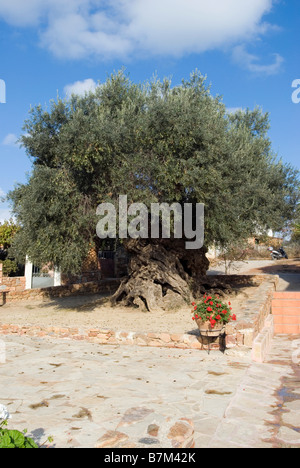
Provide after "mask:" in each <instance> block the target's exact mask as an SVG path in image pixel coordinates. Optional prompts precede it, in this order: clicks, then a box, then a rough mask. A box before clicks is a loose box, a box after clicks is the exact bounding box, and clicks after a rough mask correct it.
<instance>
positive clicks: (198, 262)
mask: <svg viewBox="0 0 300 468" xmlns="http://www.w3.org/2000/svg"><path fill="white" fill-rule="evenodd" d="M124 246H125V248H126V250H127V251H128V253H129V257H130V258H129V265H128V273H129V276H128V278H125V279H123V281H122V282H121V285H120V287H119V289H118V291H117V292H116V293H115V294H114V296H113V297H112V303H113V304H116V303H120V304H122V305H126V306H137V307H140V308H141V309H144V310H148V311H150V312H155V311H159V310H171V309H176V308H179V307H180V306H183V305H186V304H187V303H190V302H191V301H192V299H193V297H194V296H195V294H197V292H199V286H200V282H199V280H200V278H201V276H204V275H206V272H207V270H208V267H209V261H208V259H207V258H206V256H205V253H206V249H205V248H202V249H200V250H186V248H185V240H184V239H179V240H177V239H151V240H143V239H129V240H128V241H126V242H125V244H124Z"/></svg>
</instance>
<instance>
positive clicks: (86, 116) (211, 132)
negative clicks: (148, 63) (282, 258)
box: [9, 72, 299, 273]
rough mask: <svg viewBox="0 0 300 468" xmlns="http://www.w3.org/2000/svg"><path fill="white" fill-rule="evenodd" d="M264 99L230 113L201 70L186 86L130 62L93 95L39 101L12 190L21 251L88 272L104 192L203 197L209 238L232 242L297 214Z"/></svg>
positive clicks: (107, 196)
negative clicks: (24, 163) (132, 69)
mask: <svg viewBox="0 0 300 468" xmlns="http://www.w3.org/2000/svg"><path fill="white" fill-rule="evenodd" d="M268 129H269V118H268V115H267V114H264V113H262V112H261V110H259V109H255V110H254V111H250V110H247V111H246V112H238V113H236V114H234V115H228V114H227V113H226V108H225V106H224V104H223V103H222V101H221V99H220V98H219V97H213V96H212V95H211V93H210V89H209V87H208V86H207V85H206V82H205V78H203V77H202V76H201V75H200V74H199V73H198V72H195V73H193V74H192V75H191V77H190V80H189V81H183V82H182V84H181V85H180V86H175V87H172V86H171V82H170V81H169V80H164V81H163V82H161V81H159V80H157V79H154V80H152V81H151V82H149V83H146V84H145V85H137V84H134V83H132V82H131V81H130V80H129V79H128V78H127V77H126V76H125V75H124V73H123V72H119V73H117V74H115V75H112V76H111V77H110V78H109V79H108V80H107V81H106V83H104V84H103V85H101V86H99V87H98V88H97V89H96V91H95V92H94V93H89V94H87V95H86V96H84V97H79V96H73V97H72V98H71V99H69V100H61V99H58V101H57V102H51V103H50V108H49V109H45V110H44V109H43V108H42V107H41V106H37V107H36V108H33V109H32V110H31V111H30V116H29V118H28V120H27V121H26V122H25V124H24V135H25V136H23V137H22V143H23V146H24V147H25V149H26V151H27V153H28V155H29V156H30V157H31V158H32V160H33V164H34V169H33V172H32V174H31V177H30V178H29V180H28V183H27V184H24V185H19V186H18V187H16V189H15V190H14V191H13V192H11V193H10V195H9V198H10V200H11V201H12V203H13V209H14V214H15V216H16V218H17V220H18V223H20V225H21V226H22V229H21V230H20V231H19V232H18V233H17V234H16V236H15V237H14V242H13V253H14V255H15V256H16V257H17V259H19V261H20V260H21V259H24V257H25V254H28V255H29V257H30V258H31V260H32V261H33V262H34V263H35V264H36V265H42V264H48V263H54V264H56V265H57V266H58V267H61V269H62V270H63V271H64V272H66V273H68V272H70V273H76V272H78V271H80V269H81V264H82V261H83V259H84V258H85V256H86V254H87V252H88V251H89V249H90V247H91V245H93V244H95V243H97V242H99V239H97V238H96V232H95V229H96V224H97V220H96V215H95V213H96V208H97V206H98V204H99V203H102V202H115V203H116V202H117V200H118V196H119V195H124V194H126V195H127V196H128V202H129V203H132V202H143V203H145V204H146V205H147V206H148V207H149V205H150V203H155V202H158V203H161V202H166V203H173V202H175V201H176V202H179V203H181V204H183V203H197V202H198V203H204V204H205V241H206V244H207V245H210V244H212V243H216V244H217V245H220V246H226V245H228V244H230V243H231V242H232V241H233V240H237V239H244V238H247V237H249V236H250V235H251V234H252V233H253V232H255V231H256V230H257V227H259V229H260V230H262V231H263V230H267V229H270V228H271V229H274V230H275V231H278V230H279V229H281V228H282V227H283V226H284V225H285V223H286V222H287V221H288V220H290V219H292V217H293V215H294V210H295V205H296V203H297V198H298V196H299V179H298V173H297V171H296V170H294V169H293V168H291V167H289V166H287V165H284V164H283V163H282V162H281V161H277V159H276V156H275V155H274V154H273V152H272V148H271V142H270V140H269V138H268V135H267V132H268Z"/></svg>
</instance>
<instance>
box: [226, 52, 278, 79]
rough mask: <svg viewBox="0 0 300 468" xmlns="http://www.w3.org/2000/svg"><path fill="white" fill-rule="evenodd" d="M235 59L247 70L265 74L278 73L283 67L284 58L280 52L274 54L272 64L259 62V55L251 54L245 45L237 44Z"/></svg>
mask: <svg viewBox="0 0 300 468" xmlns="http://www.w3.org/2000/svg"><path fill="white" fill-rule="evenodd" d="M232 56H233V59H234V61H235V62H236V63H238V64H239V65H241V66H242V67H243V68H245V69H246V70H249V71H250V72H252V73H256V74H259V75H261V74H263V75H276V74H277V73H279V72H280V71H281V69H282V64H283V62H284V58H283V57H281V55H279V54H273V56H274V60H273V63H270V64H262V63H259V60H260V59H259V57H257V56H256V55H252V54H249V52H247V50H246V47H245V45H239V46H236V47H235V48H234V50H233V54H232Z"/></svg>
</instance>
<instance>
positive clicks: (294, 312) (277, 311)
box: [272, 305, 300, 316]
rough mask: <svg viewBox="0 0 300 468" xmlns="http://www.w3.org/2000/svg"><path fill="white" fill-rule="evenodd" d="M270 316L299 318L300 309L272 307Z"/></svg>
mask: <svg viewBox="0 0 300 468" xmlns="http://www.w3.org/2000/svg"><path fill="white" fill-rule="evenodd" d="M272 314H273V315H299V316H300V307H294V306H284V307H282V306H273V305H272Z"/></svg>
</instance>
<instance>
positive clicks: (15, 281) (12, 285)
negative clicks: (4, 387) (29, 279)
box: [0, 263, 26, 296]
mask: <svg viewBox="0 0 300 468" xmlns="http://www.w3.org/2000/svg"><path fill="white" fill-rule="evenodd" d="M2 268H3V265H2V263H0V286H6V288H7V290H8V291H11V292H12V293H21V292H22V291H24V290H25V282H26V281H25V277H24V276H15V277H10V276H3V272H2ZM8 294H9V293H5V295H6V296H7V295H8Z"/></svg>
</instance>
